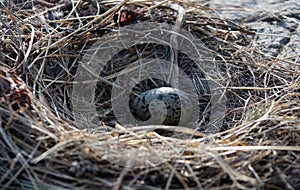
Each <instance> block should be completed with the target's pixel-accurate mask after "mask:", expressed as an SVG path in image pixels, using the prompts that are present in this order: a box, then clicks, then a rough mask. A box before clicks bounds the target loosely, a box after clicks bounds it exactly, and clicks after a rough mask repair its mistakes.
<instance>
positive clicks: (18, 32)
mask: <svg viewBox="0 0 300 190" xmlns="http://www.w3.org/2000/svg"><path fill="white" fill-rule="evenodd" d="M183 10H184V15H183V12H181V11H183ZM0 13H1V14H0V22H1V23H0V25H1V34H2V38H1V40H0V45H1V46H0V48H1V52H0V63H1V65H0V67H1V71H0V76H1V77H0V98H1V102H0V105H1V107H0V109H1V111H0V114H1V120H0V125H1V127H0V133H1V137H0V143H1V144H0V145H1V146H0V147H1V153H0V157H1V161H0V162H1V164H0V170H1V175H0V184H1V187H2V189H6V188H7V189H57V188H59V189H76V188H82V189H96V188H103V189H209V188H213V189H259V188H266V189H276V188H278V189H297V187H298V188H299V186H300V180H299V179H300V172H299V167H300V164H299V163H300V161H299V159H300V158H299V151H300V148H299V143H300V141H299V139H300V135H299V129H300V128H299V117H300V115H299V77H298V75H299V70H298V69H297V68H296V67H295V65H296V64H295V62H293V61H292V60H290V59H278V58H274V57H271V56H267V55H265V54H263V53H262V52H261V51H260V49H259V48H254V47H252V43H253V37H254V36H255V35H256V33H255V31H252V30H251V29H249V28H245V27H242V26H240V25H238V24H236V23H234V22H232V21H229V20H223V19H221V18H220V17H218V15H216V14H215V12H214V10H213V9H210V8H209V7H207V6H205V5H204V4H203V5H201V4H200V3H188V2H186V1H168V2H167V1H157V2H153V1H148V0H141V1H99V2H98V1H94V0H84V1H75V0H74V1H73V0H72V1H60V0H52V1H43V0H36V1H25V0H24V1H22V0H20V1H9V3H7V2H6V1H5V2H4V3H3V4H2V3H1V4H0ZM145 23H148V24H149V23H150V25H149V26H154V25H155V26H159V27H161V28H159V27H156V28H146V29H145V28H142V29H143V30H142V29H141V30H136V31H134V30H132V28H130V27H132V26H135V27H144V26H145V25H147V24H145ZM168 26H171V27H170V28H168ZM164 27H166V28H167V29H165V30H164ZM179 28H180V29H182V31H184V32H186V33H184V35H183V34H182V33H180V32H179V30H180V29H179ZM129 29H131V32H132V33H134V34H136V35H138V33H139V32H140V31H144V33H142V36H145V31H148V32H149V36H150V37H151V34H152V33H151V32H153V31H156V32H157V31H158V32H162V31H165V32H166V33H167V34H169V36H168V35H167V37H168V38H167V37H166V38H165V39H170V43H167V44H166V43H165V44H164V43H161V44H159V42H160V41H158V40H157V38H155V39H154V38H153V39H152V40H153V42H156V43H136V44H134V45H130V43H128V44H127V45H124V46H119V45H120V44H117V45H118V47H117V46H116V44H113V42H118V41H117V40H118V39H120V38H121V37H122V36H126V35H125V34H124V33H122V32H126V31H127V32H128V30H129ZM167 31H170V32H169V33H168V32H167ZM110 34H114V35H115V36H114V35H110ZM116 34H119V36H116ZM147 34H148V33H147ZM174 34H182V35H181V36H184V37H185V38H184V39H188V41H183V42H185V43H182V44H180V42H181V41H180V39H181V38H180V37H181V36H180V35H177V36H175V37H176V38H173V37H174V36H173V35H174ZM109 35H110V37H107V36H109ZM187 36H189V37H187ZM126 37H128V36H126ZM103 39H105V40H107V41H103ZM114 39H115V41H114ZM127 39H128V40H127V41H130V38H127ZM143 39H144V38H143ZM174 39H175V41H174ZM108 40H112V41H108ZM155 40H156V41H155ZM108 42H111V43H108ZM122 42H123V44H126V40H123V41H122ZM174 42H177V43H174ZM178 42H179V43H178ZM186 43H191V45H194V46H195V47H199V48H200V49H201V52H200V53H199V52H198V54H196V55H197V56H195V57H201V63H204V64H203V65H199V64H198V63H197V61H196V62H195V61H194V62H193V60H194V59H195V57H192V56H188V55H190V54H189V53H190V52H189V51H186V52H185V50H187V49H189V47H190V46H187V47H185V44H186ZM95 44H96V45H95ZM101 44H102V45H103V44H104V47H103V48H111V47H112V50H109V51H104V50H103V49H101V48H100V50H101V51H103V52H100V55H99V56H100V57H101V56H102V55H106V54H110V53H109V52H113V51H115V49H117V48H120V47H121V48H120V51H119V50H118V51H117V53H115V54H113V53H111V54H112V56H113V57H112V58H110V57H109V59H108V60H107V61H105V64H104V65H103V68H101V69H100V70H99V73H98V75H97V76H96V79H98V80H97V82H96V83H93V82H89V83H88V84H90V83H92V84H95V85H94V86H92V87H93V88H94V90H92V91H90V89H89V88H88V87H89V86H87V87H86V85H81V86H80V89H81V91H83V92H85V93H83V94H80V93H79V95H84V97H86V99H84V101H82V99H78V97H81V98H82V96H78V93H74V91H76V92H78V87H76V84H79V83H81V84H82V83H84V80H78V76H82V75H80V74H81V73H80V72H78V71H80V70H79V69H80V68H87V66H88V65H89V64H90V63H89V62H88V60H90V59H87V58H91V57H90V56H91V55H95V47H97V48H99V47H102V46H101ZM170 44H171V47H170ZM109 45H111V47H109ZM167 45H169V46H167ZM176 45H177V46H176ZM182 47H183V49H185V50H182V51H181V49H180V48H182ZM97 48H96V49H97ZM91 50H92V51H91ZM177 50H178V51H177ZM97 51H98V49H97ZM107 52H108V53H107ZM99 56H98V57H96V59H95V61H96V60H97V59H98V58H99ZM141 58H143V59H144V58H147V59H156V62H150V63H151V64H156V63H157V60H173V61H171V62H174V58H175V60H177V63H178V64H177V65H178V68H179V70H182V71H183V73H182V74H180V75H176V77H175V78H174V77H173V78H171V79H172V80H169V81H168V80H166V81H167V82H166V81H164V80H162V79H160V78H159V77H160V76H161V75H163V73H164V72H163V71H165V70H154V71H155V72H153V73H154V75H153V76H155V77H148V78H147V77H145V76H146V74H147V73H146V72H144V73H142V72H141V68H139V67H138V69H139V70H140V73H142V75H138V76H141V78H142V80H140V81H138V82H135V83H134V85H132V86H129V87H130V88H128V89H129V91H130V92H129V93H128V96H127V97H128V99H126V101H128V102H126V101H125V105H127V108H126V109H128V110H129V111H130V110H131V111H132V110H134V100H135V99H136V98H137V97H139V96H140V95H141V94H142V93H143V92H145V91H148V90H151V89H155V88H158V87H166V86H173V85H176V83H175V82H174V80H177V79H178V78H179V79H182V76H186V78H187V79H191V81H192V83H188V84H192V86H193V87H195V94H196V95H197V96H196V101H197V102H198V103H199V104H197V105H199V106H198V107H199V109H198V113H197V114H198V115H197V114H196V115H197V117H199V118H198V120H197V123H198V124H199V125H197V128H191V127H189V126H188V125H186V126H185V125H183V126H182V125H181V126H168V125H140V124H139V123H133V124H132V125H130V124H127V123H125V124H124V123H123V122H120V121H119V118H118V117H117V116H116V115H117V111H119V110H120V109H118V110H117V111H116V110H115V109H114V107H113V105H114V103H113V101H112V100H113V99H112V94H113V92H114V90H113V87H114V84H115V83H117V82H118V77H121V76H122V75H118V73H123V75H124V73H125V74H127V75H126V76H131V71H132V70H134V67H131V65H133V64H134V63H136V62H137V60H139V59H141ZM91 59H93V58H91ZM163 62H164V61H162V62H161V65H163ZM96 63H97V65H98V62H97V61H96ZM158 63H160V62H158ZM99 64H101V62H99ZM82 66H83V67H82ZM206 67H207V68H206ZM91 68H93V67H91ZM149 68H151V69H153V67H149ZM212 68H213V69H212ZM295 68H296V69H295ZM97 69H98V68H96V69H95V70H97ZM210 70H211V71H210ZM96 73H97V72H96ZM128 74H129V75H128ZM132 76H135V75H133V74H132ZM166 76H167V75H166ZM129 78H130V77H129ZM133 78H134V77H133ZM89 79H90V78H89ZM92 79H93V78H92ZM122 79H123V78H122ZM124 80H125V84H128V81H126V80H127V79H126V77H125V78H124ZM120 81H121V82H122V80H120ZM179 82H180V80H179ZM210 82H211V83H210ZM184 84H185V83H184ZM209 84H216V85H209ZM183 86H184V85H183ZM76 88H77V90H76ZM81 91H80V92H81ZM86 92H88V93H86ZM90 92H91V93H90ZM213 92H217V95H216V94H214V93H213ZM203 97H204V98H203ZM215 97H217V98H215ZM78 100H79V101H78ZM87 100H89V101H87ZM76 102H77V103H78V102H80V103H79V104H77V106H78V105H79V108H80V109H78V107H75V106H74V103H75V104H76ZM89 102H93V105H94V107H93V109H90V107H91V106H90V104H89ZM220 102H221V103H222V104H220ZM118 103H124V102H122V101H121V102H117V104H118ZM201 103H203V105H202V104H201ZM86 105H88V106H86ZM115 105H116V104H115ZM220 105H221V107H220ZM214 106H215V107H214ZM224 107H225V108H226V109H224ZM83 108H84V109H83ZM85 108H87V110H85ZM74 110H75V111H74ZM78 110H79V111H78ZM82 110H84V111H82ZM124 110H125V108H124ZM90 112H92V115H90V114H89V113H90ZM124 112H125V111H124ZM86 113H88V114H86ZM130 113H132V112H130ZM124 118H125V119H126V117H124ZM212 121H217V122H212ZM175 124H178V123H175ZM209 125H212V126H214V127H216V128H214V129H213V130H212V128H210V130H206V129H207V126H209ZM215 129H217V130H215ZM174 133H176V134H183V135H184V137H185V138H181V137H182V136H181V137H178V136H176V135H175V136H174V135H173V134H174ZM187 137H188V138H187Z"/></svg>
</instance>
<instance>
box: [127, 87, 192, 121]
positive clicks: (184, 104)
mask: <svg viewBox="0 0 300 190" xmlns="http://www.w3.org/2000/svg"><path fill="white" fill-rule="evenodd" d="M192 113H193V104H192V101H191V100H190V98H189V96H188V94H187V93H185V92H183V91H181V90H178V89H176V88H172V87H160V88H155V89H151V90H148V91H146V92H143V93H142V94H140V95H139V96H138V97H137V98H136V99H135V100H134V102H133V115H134V116H135V118H136V119H138V120H140V121H143V122H144V121H145V124H150V125H169V126H179V125H180V126H186V125H187V124H188V123H189V122H190V121H191V115H192Z"/></svg>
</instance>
